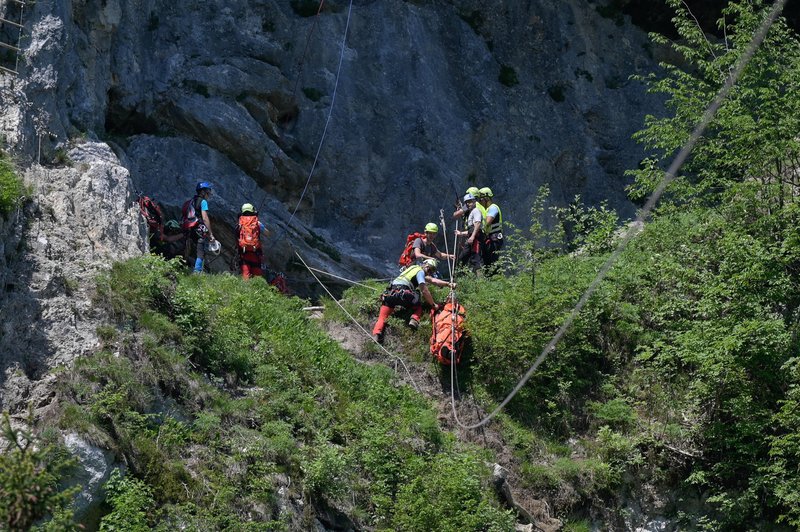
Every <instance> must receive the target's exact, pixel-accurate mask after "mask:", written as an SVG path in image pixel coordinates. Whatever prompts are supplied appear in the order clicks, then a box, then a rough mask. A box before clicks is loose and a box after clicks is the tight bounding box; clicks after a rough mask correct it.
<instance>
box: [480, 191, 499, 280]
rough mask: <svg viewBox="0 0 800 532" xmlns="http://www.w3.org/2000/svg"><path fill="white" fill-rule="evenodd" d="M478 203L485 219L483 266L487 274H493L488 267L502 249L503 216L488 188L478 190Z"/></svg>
mask: <svg viewBox="0 0 800 532" xmlns="http://www.w3.org/2000/svg"><path fill="white" fill-rule="evenodd" d="M478 202H479V203H481V204H482V205H483V208H484V212H485V214H486V217H485V218H484V223H483V230H484V232H485V233H486V240H485V241H484V245H483V264H484V266H486V267H487V274H491V273H494V270H493V269H489V268H488V267H489V266H491V265H492V264H494V263H495V262H496V261H497V258H498V255H499V254H500V250H501V249H503V214H502V213H501V212H500V207H499V206H498V205H497V204H496V203H495V202H494V193H492V189H491V188H489V187H483V188H482V189H480V197H479V198H478Z"/></svg>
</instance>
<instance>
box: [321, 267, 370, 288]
mask: <svg viewBox="0 0 800 532" xmlns="http://www.w3.org/2000/svg"><path fill="white" fill-rule="evenodd" d="M306 267H307V268H308V269H309V270H311V271H313V272H317V273H321V274H323V275H327V276H329V277H333V278H334V279H339V280H340V281H345V282H347V283H350V284H352V285H357V286H363V287H364V288H369V289H370V290H375V291H376V292H379V291H380V288H375V287H374V286H370V285H368V284H364V283H359V282H358V281H353V280H351V279H347V278H345V277H339V276H338V275H334V274H332V273H330V272H326V271H325V270H318V269H317V268H311V267H310V266H306ZM379 280H380V279H379Z"/></svg>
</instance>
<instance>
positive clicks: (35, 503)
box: [0, 412, 79, 530]
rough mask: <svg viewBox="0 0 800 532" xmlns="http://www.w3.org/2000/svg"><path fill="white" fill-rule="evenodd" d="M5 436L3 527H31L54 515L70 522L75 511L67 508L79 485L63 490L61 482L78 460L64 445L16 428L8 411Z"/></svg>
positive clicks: (0, 495) (0, 462) (0, 460)
mask: <svg viewBox="0 0 800 532" xmlns="http://www.w3.org/2000/svg"><path fill="white" fill-rule="evenodd" d="M29 421H30V420H29ZM2 435H3V438H4V439H5V441H6V442H7V443H6V446H5V449H3V452H2V453H0V501H3V503H2V504H0V528H3V529H4V530H28V529H30V528H31V527H32V526H33V524H34V523H36V522H37V521H39V520H41V519H42V518H44V517H47V516H53V515H56V516H57V518H58V520H59V521H60V522H63V523H69V522H70V521H71V513H69V512H68V511H66V510H65V508H66V506H67V505H68V504H69V503H70V502H71V500H72V498H73V496H74V495H75V493H77V491H78V490H79V488H78V487H74V488H69V489H63V488H62V487H60V486H59V482H60V479H61V478H62V477H63V476H64V475H66V474H67V473H68V472H69V470H70V469H71V468H72V467H74V466H75V460H74V459H71V458H70V457H69V455H68V453H67V452H66V451H65V450H64V449H63V448H61V447H60V446H58V445H56V444H54V443H51V442H48V441H43V440H41V439H39V438H37V437H36V436H34V435H33V434H32V433H30V432H27V431H23V430H16V429H14V428H12V427H11V419H10V417H9V415H8V413H7V412H5V413H3V421H2Z"/></svg>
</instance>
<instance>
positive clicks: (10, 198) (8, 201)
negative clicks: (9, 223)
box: [0, 154, 24, 215]
mask: <svg viewBox="0 0 800 532" xmlns="http://www.w3.org/2000/svg"><path fill="white" fill-rule="evenodd" d="M23 190H24V189H23V186H22V180H21V179H20V178H19V177H18V176H17V172H16V170H15V169H14V165H13V163H12V162H11V161H10V160H9V159H8V158H7V157H6V156H5V155H2V154H0V214H2V215H8V214H9V213H10V212H11V211H13V210H14V208H15V207H16V206H17V204H18V202H19V199H20V197H21V196H22V193H23Z"/></svg>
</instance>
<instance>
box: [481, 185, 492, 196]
mask: <svg viewBox="0 0 800 532" xmlns="http://www.w3.org/2000/svg"><path fill="white" fill-rule="evenodd" d="M479 193H480V195H481V197H482V198H492V197H494V194H492V189H491V188H489V187H483V188H482V189H480V191H479Z"/></svg>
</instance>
